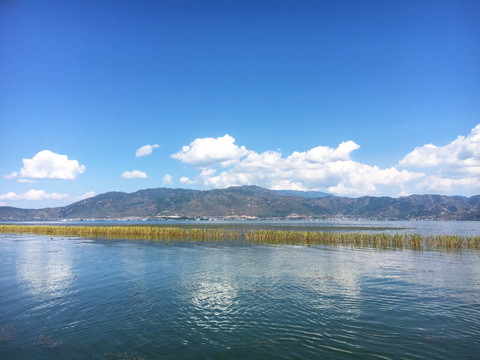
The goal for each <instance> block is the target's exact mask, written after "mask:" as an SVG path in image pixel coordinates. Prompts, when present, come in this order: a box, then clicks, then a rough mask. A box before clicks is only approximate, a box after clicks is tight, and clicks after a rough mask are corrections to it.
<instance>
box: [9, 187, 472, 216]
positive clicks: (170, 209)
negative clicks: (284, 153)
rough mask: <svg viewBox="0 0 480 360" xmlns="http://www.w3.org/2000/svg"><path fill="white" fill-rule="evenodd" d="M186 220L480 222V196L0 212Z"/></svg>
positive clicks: (113, 199)
mask: <svg viewBox="0 0 480 360" xmlns="http://www.w3.org/2000/svg"><path fill="white" fill-rule="evenodd" d="M186 218H188V219H193V218H197V219H198V218H230V219H236V218H247V219H248V218H270V219H271V218H276V219H277V218H278V219H301V218H314V219H325V218H348V219H379V220H383V219H390V220H427V219H432V220H480V196H472V197H470V198H467V197H462V196H444V195H410V196H405V197H399V198H391V197H373V196H363V197H359V198H348V197H339V196H331V195H329V194H326V193H321V192H318V193H317V192H298V191H287V190H285V191H275V190H268V189H264V188H261V187H258V186H236V187H229V188H226V189H214V190H203V191H202V190H188V189H170V188H157V189H145V190H139V191H136V192H133V193H124V192H108V193H104V194H100V195H97V196H94V197H91V198H88V199H85V200H81V201H78V202H75V203H73V204H71V205H68V206H64V207H57V208H46V209H20V208H14V207H7V206H3V207H0V221H32V220H80V219H149V220H153V219H186Z"/></svg>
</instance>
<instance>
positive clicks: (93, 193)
mask: <svg viewBox="0 0 480 360" xmlns="http://www.w3.org/2000/svg"><path fill="white" fill-rule="evenodd" d="M94 196H95V192H93V191H89V192H86V193H85V194H83V195H80V196H77V200H84V199H88V198H91V197H94Z"/></svg>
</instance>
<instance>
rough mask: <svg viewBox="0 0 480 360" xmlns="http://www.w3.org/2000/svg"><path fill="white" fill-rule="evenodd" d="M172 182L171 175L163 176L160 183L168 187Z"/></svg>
mask: <svg viewBox="0 0 480 360" xmlns="http://www.w3.org/2000/svg"><path fill="white" fill-rule="evenodd" d="M172 180H173V178H172V175H170V174H167V175H165V176H164V177H163V179H162V183H163V184H164V185H170V184H171V183H172Z"/></svg>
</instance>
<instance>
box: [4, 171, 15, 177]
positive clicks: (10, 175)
mask: <svg viewBox="0 0 480 360" xmlns="http://www.w3.org/2000/svg"><path fill="white" fill-rule="evenodd" d="M17 176H18V173H17V172H16V171H12V172H11V173H10V174H7V175H3V178H4V179H15V178H16V177H17Z"/></svg>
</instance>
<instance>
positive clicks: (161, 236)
mask: <svg viewBox="0 0 480 360" xmlns="http://www.w3.org/2000/svg"><path fill="white" fill-rule="evenodd" d="M0 233H30V234H40V235H52V236H86V237H107V238H120V239H149V240H170V241H175V240H177V241H178V240H190V241H229V240H230V241H231V240H235V241H245V242H248V243H255V244H274V245H275V244H278V245H280V244H290V245H313V246H318V245H330V246H352V247H353V246H355V247H370V248H384V249H404V248H405V249H413V250H423V249H462V248H468V249H480V236H468V237H465V236H457V235H433V236H423V235H419V234H399V233H397V234H386V233H367V232H365V233H358V232H351V233H350V232H344V233H340V232H319V231H285V230H231V229H222V228H211V229H209V228H203V229H202V228H187V227H185V228H182V227H166V226H50V225H0Z"/></svg>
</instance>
